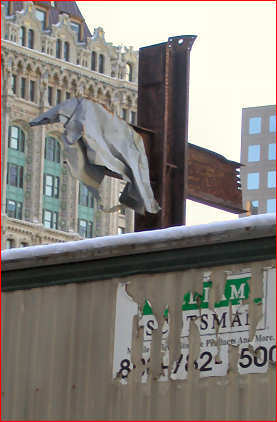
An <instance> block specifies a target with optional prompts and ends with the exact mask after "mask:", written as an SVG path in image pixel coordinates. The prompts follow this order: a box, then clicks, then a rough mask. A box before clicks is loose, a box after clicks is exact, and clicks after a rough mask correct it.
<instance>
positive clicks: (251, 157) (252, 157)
mask: <svg viewBox="0 0 277 422" xmlns="http://www.w3.org/2000/svg"><path fill="white" fill-rule="evenodd" d="M260 152H261V146H260V145H249V146H248V161H249V162H254V161H260Z"/></svg>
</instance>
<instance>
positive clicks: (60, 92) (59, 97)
mask: <svg viewBox="0 0 277 422" xmlns="http://www.w3.org/2000/svg"><path fill="white" fill-rule="evenodd" d="M61 102H62V91H61V90H60V89H57V97H56V104H60V103H61Z"/></svg>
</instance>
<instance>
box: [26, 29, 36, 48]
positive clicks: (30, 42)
mask: <svg viewBox="0 0 277 422" xmlns="http://www.w3.org/2000/svg"><path fill="white" fill-rule="evenodd" d="M34 39H35V37H34V31H33V30H32V29H29V30H28V43H27V45H28V48H34Z"/></svg>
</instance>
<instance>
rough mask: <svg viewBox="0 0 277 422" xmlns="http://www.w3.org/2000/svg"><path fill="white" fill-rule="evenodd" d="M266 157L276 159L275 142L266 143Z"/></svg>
mask: <svg viewBox="0 0 277 422" xmlns="http://www.w3.org/2000/svg"><path fill="white" fill-rule="evenodd" d="M268 159H269V160H276V144H269V145H268Z"/></svg>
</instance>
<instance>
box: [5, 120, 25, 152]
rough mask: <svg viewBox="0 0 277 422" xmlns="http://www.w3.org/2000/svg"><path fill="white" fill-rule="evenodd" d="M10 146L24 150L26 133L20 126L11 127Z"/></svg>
mask: <svg viewBox="0 0 277 422" xmlns="http://www.w3.org/2000/svg"><path fill="white" fill-rule="evenodd" d="M8 147H9V148H11V149H15V150H17V151H20V152H24V148H25V135H24V132H23V130H22V129H21V128H20V127H18V126H10V127H9V135H8Z"/></svg>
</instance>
